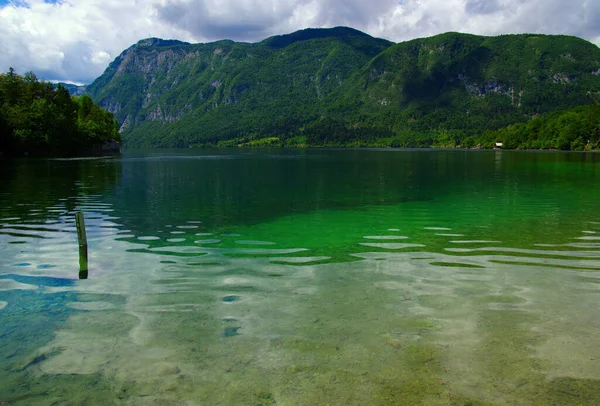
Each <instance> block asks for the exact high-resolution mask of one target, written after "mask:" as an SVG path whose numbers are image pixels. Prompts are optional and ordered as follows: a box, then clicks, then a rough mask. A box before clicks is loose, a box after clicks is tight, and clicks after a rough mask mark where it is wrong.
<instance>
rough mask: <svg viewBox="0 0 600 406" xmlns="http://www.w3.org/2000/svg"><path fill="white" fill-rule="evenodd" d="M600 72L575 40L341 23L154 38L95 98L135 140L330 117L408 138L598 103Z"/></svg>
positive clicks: (105, 79)
mask: <svg viewBox="0 0 600 406" xmlns="http://www.w3.org/2000/svg"><path fill="white" fill-rule="evenodd" d="M599 71H600V51H599V50H598V48H597V47H596V46H594V45H593V44H590V43H588V42H586V41H583V40H581V39H577V38H572V37H562V36H532V35H513V36H500V37H480V36H473V35H464V34H457V33H448V34H443V35H439V36H436V37H432V38H425V39H418V40H414V41H409V42H405V43H400V44H392V43H390V42H388V41H385V40H381V39H377V38H372V37H370V36H368V35H366V34H364V33H362V32H359V31H356V30H353V29H350V28H343V27H339V28H334V29H309V30H303V31H299V32H296V33H293V34H289V35H284V36H276V37H272V38H268V39H266V40H264V41H262V42H259V43H254V44H250V43H236V42H233V41H218V42H214V43H208V44H188V43H184V42H180V41H165V40H160V39H156V38H150V39H145V40H142V41H140V42H138V43H137V44H135V45H133V46H132V47H130V48H129V49H127V50H125V51H124V52H123V53H122V54H121V55H120V56H119V57H118V58H116V59H115V60H114V61H113V62H112V63H111V64H110V65H109V67H108V68H107V70H106V71H105V73H104V74H103V75H102V76H101V77H99V78H98V79H97V80H96V81H94V83H92V84H91V85H89V86H87V88H86V91H87V92H88V93H89V94H90V95H91V96H92V97H93V99H94V100H95V101H96V102H98V103H100V105H101V106H102V107H104V108H106V109H107V110H109V111H111V112H112V113H113V114H115V117H116V118H117V120H118V121H119V123H120V126H121V131H122V132H123V136H124V140H125V142H126V144H129V145H148V146H188V145H193V144H195V143H197V142H205V141H207V140H208V141H217V140H220V139H228V138H235V137H239V136H249V137H250V138H257V137H258V138H260V137H261V136H269V135H273V134H278V133H282V132H285V133H289V134H293V133H298V132H302V128H304V126H306V125H310V124H311V123H316V122H319V121H322V120H328V119H331V120H338V121H342V122H345V123H347V125H348V126H354V127H356V126H362V127H372V128H385V129H386V130H390V131H399V130H402V129H406V128H414V129H427V128H429V129H431V128H434V129H435V128H451V129H452V128H457V129H465V126H466V127H467V129H468V126H480V127H482V128H485V125H484V124H486V123H487V122H488V121H489V120H488V117H489V116H490V115H492V116H493V115H500V116H501V117H500V116H499V117H500V118H499V119H498V120H497V122H496V123H493V122H492V123H488V124H489V125H491V126H496V127H497V126H500V125H501V124H502V123H504V122H507V121H510V120H515V119H519V117H524V116H526V115H531V114H535V113H537V112H544V111H551V110H553V109H559V108H566V107H572V106H575V105H579V104H584V103H589V102H591V100H590V98H589V97H588V96H586V92H590V91H591V92H592V93H594V92H597V91H599V90H600V75H598V72H599ZM467 115H468V118H469V119H468V120H466V121H465V117H466V116H467ZM492 121H493V120H492ZM465 122H468V123H467V124H468V125H467V124H465ZM486 125H487V124H486Z"/></svg>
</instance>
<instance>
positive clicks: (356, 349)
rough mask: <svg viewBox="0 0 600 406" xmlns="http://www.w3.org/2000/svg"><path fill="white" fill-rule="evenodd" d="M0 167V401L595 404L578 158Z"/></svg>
mask: <svg viewBox="0 0 600 406" xmlns="http://www.w3.org/2000/svg"><path fill="white" fill-rule="evenodd" d="M0 176H1V179H2V182H1V183H0V401H1V402H8V404H11V405H12V404H22V405H49V404H65V405H84V404H90V405H95V404H124V405H155V404H185V405H200V404H202V405H204V404H244V405H259V404H262V405H268V404H280V405H309V404H311V405H312V404H315V405H316V404H323V405H325V404H331V405H347V404H354V405H377V404H382V405H384V404H407V405H416V404H423V405H447V404H457V405H464V404H473V405H479V404H481V405H483V404H486V405H487V404H499V405H504V404H510V405H514V404H556V405H559V404H560V405H563V404H578V405H579V404H590V405H593V404H598V403H599V401H600V341H598V337H599V336H600V307H599V303H600V209H599V204H598V203H599V202H600V156H598V155H596V154H584V153H534V152H505V151H497V152H494V151H435V150H426V151H401V150H308V151H304V150H273V151H270V150H260V151H243V150H186V151H145V152H144V151H139V152H128V153H126V154H125V155H124V156H122V157H120V158H107V159H81V160H28V161H17V162H11V163H5V164H4V166H2V167H1V168H0ZM78 210H81V211H83V212H84V213H85V216H86V222H87V230H88V242H89V251H90V269H89V278H88V279H87V280H79V279H78V276H79V274H78V248H77V235H76V230H75V225H74V212H75V211H78Z"/></svg>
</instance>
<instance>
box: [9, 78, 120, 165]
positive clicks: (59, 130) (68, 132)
mask: <svg viewBox="0 0 600 406" xmlns="http://www.w3.org/2000/svg"><path fill="white" fill-rule="evenodd" d="M120 142H121V136H120V134H119V131H118V126H117V122H116V121H115V119H114V117H113V115H112V113H109V112H107V111H105V110H104V109H102V108H101V107H99V106H98V105H96V104H94V102H93V101H92V99H91V97H90V96H88V95H83V96H81V97H76V96H71V95H70V94H69V91H68V90H67V89H66V88H65V87H64V86H62V85H60V84H59V85H56V86H55V85H53V84H52V83H49V82H45V81H40V80H38V78H37V76H36V75H35V74H34V73H33V72H28V73H25V74H24V75H22V76H21V75H19V74H17V73H16V72H15V70H14V69H13V68H10V69H9V71H8V72H7V73H4V74H0V155H7V156H16V155H24V154H25V155H29V154H31V155H58V156H69V155H77V154H93V153H98V152H100V151H101V149H102V146H103V145H108V144H109V143H112V144H113V148H114V143H117V144H118V143H120Z"/></svg>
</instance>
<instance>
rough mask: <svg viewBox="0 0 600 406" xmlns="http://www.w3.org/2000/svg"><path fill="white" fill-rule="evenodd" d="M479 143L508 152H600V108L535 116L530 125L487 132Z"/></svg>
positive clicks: (586, 107)
mask: <svg viewBox="0 0 600 406" xmlns="http://www.w3.org/2000/svg"><path fill="white" fill-rule="evenodd" d="M477 141H478V142H479V143H480V144H481V145H482V146H484V147H491V146H493V144H494V143H496V142H502V144H503V148H509V149H514V148H520V149H562V150H577V151H580V150H584V149H585V150H594V149H599V148H600V105H597V104H593V105H587V106H581V107H577V108H574V109H569V110H563V111H559V112H554V113H549V114H545V115H541V116H536V117H534V118H532V119H531V120H529V121H528V122H527V123H517V124H513V125H510V126H508V127H505V128H502V129H500V130H497V131H489V132H486V133H485V134H483V136H482V137H481V138H480V139H478V140H477Z"/></svg>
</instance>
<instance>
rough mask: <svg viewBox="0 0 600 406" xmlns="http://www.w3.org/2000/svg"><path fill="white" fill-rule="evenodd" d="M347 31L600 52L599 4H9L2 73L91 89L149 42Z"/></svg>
mask: <svg viewBox="0 0 600 406" xmlns="http://www.w3.org/2000/svg"><path fill="white" fill-rule="evenodd" d="M338 25H345V26H350V27H354V28H357V29H359V30H362V31H365V32H367V33H369V34H371V35H373V36H378V37H382V38H386V39H389V40H392V41H396V42H400V41H404V40H408V39H412V38H418V37H424V36H430V35H434V34H438V33H442V32H446V31H460V32H468V33H473V34H484V35H496V34H503V33H523V32H533V33H548V34H569V35H576V36H579V37H582V38H585V39H587V40H589V41H592V42H594V43H596V44H597V45H600V1H599V0H0V70H1V71H2V72H6V71H7V70H8V68H9V67H10V66H12V67H14V68H15V69H16V70H17V72H18V73H24V72H27V71H34V72H35V73H36V74H37V75H38V77H40V78H43V79H45V80H63V81H71V82H79V83H90V82H91V81H93V80H94V79H95V78H96V77H98V76H99V75H100V74H102V72H103V71H104V69H105V68H106V66H107V65H108V63H109V62H110V61H112V60H113V59H114V58H115V57H117V56H118V55H119V54H120V53H121V52H122V51H123V50H124V49H125V48H127V47H129V46H130V45H132V44H133V43H135V42H137V41H138V40H140V39H142V38H148V37H159V38H175V39H180V40H184V41H189V42H208V41H214V40H218V39H224V38H229V39H233V40H238V41H258V40H261V39H264V38H266V37H268V36H270V35H274V34H285V33H289V32H293V31H295V30H298V29H302V28H307V27H333V26H338Z"/></svg>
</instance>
